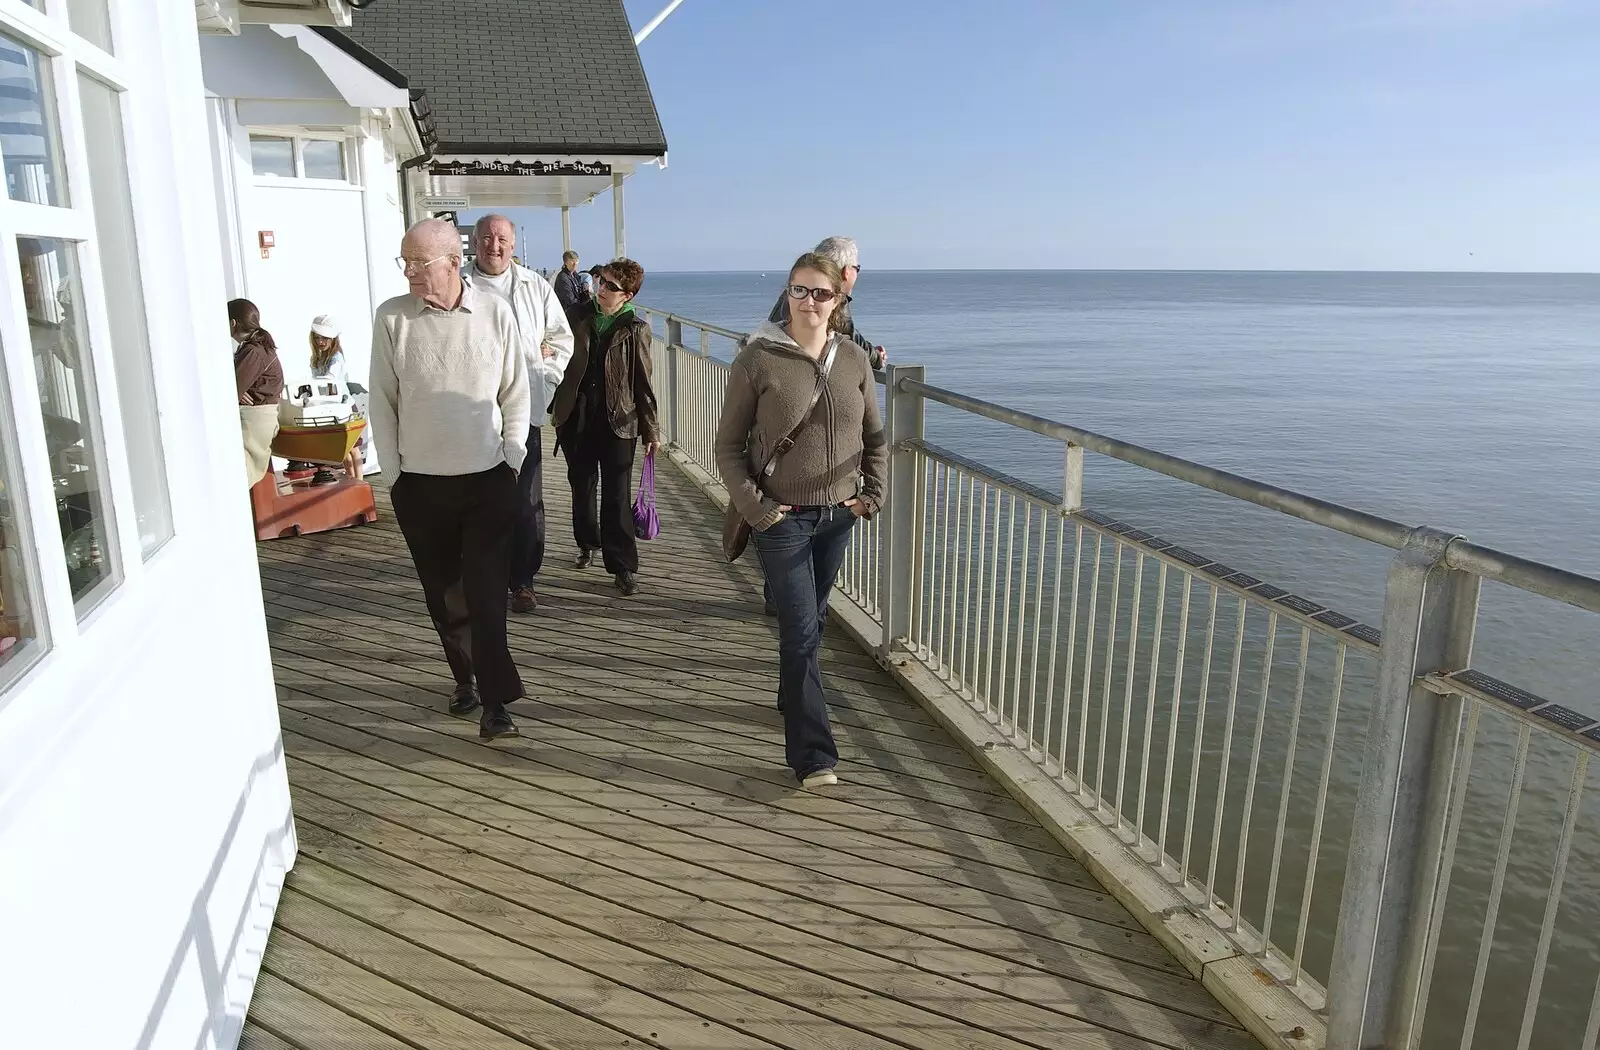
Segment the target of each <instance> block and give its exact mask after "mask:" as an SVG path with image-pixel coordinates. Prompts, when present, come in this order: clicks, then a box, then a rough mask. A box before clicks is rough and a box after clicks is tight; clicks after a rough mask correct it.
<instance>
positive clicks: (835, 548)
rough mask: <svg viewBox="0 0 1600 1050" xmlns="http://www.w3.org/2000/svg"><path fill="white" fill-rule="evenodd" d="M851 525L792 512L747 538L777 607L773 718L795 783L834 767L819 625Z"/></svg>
mask: <svg viewBox="0 0 1600 1050" xmlns="http://www.w3.org/2000/svg"><path fill="white" fill-rule="evenodd" d="M855 523H856V517H855V515H854V514H852V513H850V511H849V510H847V509H846V508H844V507H826V508H822V509H815V508H813V509H809V510H794V511H790V512H789V513H788V514H785V515H784V517H783V520H782V521H780V522H778V523H777V524H776V525H774V526H772V527H771V528H770V529H768V530H767V531H765V532H758V533H756V534H755V535H753V536H751V537H750V546H751V547H753V548H755V552H756V558H757V559H758V560H759V561H760V562H761V571H762V573H763V574H765V575H766V578H767V583H768V584H769V585H770V586H771V588H772V600H773V604H775V605H776V606H777V607H778V710H780V711H781V712H783V737H784V750H785V757H786V758H787V760H788V762H789V768H790V769H792V770H794V774H795V776H796V777H798V778H801V779H804V778H805V777H806V776H808V775H809V774H811V773H814V772H816V771H817V770H819V769H831V768H832V767H833V766H834V765H835V764H837V763H838V761H839V752H838V750H837V749H836V748H835V747H834V744H833V729H832V727H831V726H830V725H829V722H828V703H827V698H826V697H825V696H824V695H823V692H822V663H821V652H822V623H823V617H824V616H825V615H826V612H827V606H828V592H830V591H831V590H832V589H833V581H834V579H835V578H836V577H837V576H838V575H839V567H840V566H841V565H843V564H844V555H845V550H846V548H848V547H849V545H850V530H851V528H852V527H853V526H854V525H855Z"/></svg>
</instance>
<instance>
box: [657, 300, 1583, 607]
mask: <svg viewBox="0 0 1600 1050" xmlns="http://www.w3.org/2000/svg"><path fill="white" fill-rule="evenodd" d="M640 309H642V310H643V311H644V312H645V313H646V314H649V315H654V316H658V317H661V318H662V319H663V320H666V321H669V322H674V321H675V322H677V323H678V324H680V325H688V326H689V327H691V328H695V329H698V330H700V331H702V332H711V333H713V334H715V335H721V336H725V337H727V338H729V339H732V340H734V341H735V342H737V341H739V340H741V339H743V338H745V336H746V335H747V334H748V333H745V332H736V331H734V330H733V329H731V328H723V327H722V326H721V325H714V324H710V323H708V322H705V321H696V320H694V319H693V318H689V317H684V316H683V315H682V314H675V313H669V312H668V311H665V310H658V309H655V308H654V307H648V306H645V307H641V308H640ZM901 389H903V390H904V391H905V392H906V393H915V394H919V395H921V396H922V397H924V398H926V399H927V400H929V401H937V402H939V403H940V404H943V405H948V406H950V407H951V408H959V409H961V410H963V411H966V412H971V413H972V414H973V415H977V416H982V417H984V418H985V419H992V420H995V421H996V422H999V423H1007V424H1009V425H1011V426H1014V427H1017V428H1019V429H1022V430H1027V431H1031V432H1032V433H1035V434H1040V435H1042V436H1044V437H1048V438H1054V439H1055V440H1058V441H1065V442H1068V443H1069V444H1073V445H1081V446H1082V447H1083V448H1086V449H1088V450H1089V451H1091V452H1097V453H1099V454H1100V455H1103V456H1109V457H1110V458H1112V459H1116V460H1121V461H1122V462H1124V463H1132V464H1133V465H1135V466H1139V467H1144V468H1145V469H1147V470H1153V471H1155V472H1156V473H1158V474H1165V475H1166V476H1168V477H1170V478H1176V479H1177V480H1179V481H1185V482H1188V483H1189V484H1191V485H1198V486H1200V487H1201V488H1204V489H1209V490H1211V491H1212V492H1218V493H1221V494H1222V495H1225V496H1232V497H1233V498H1234V499H1240V500H1244V501H1245V502H1246V503H1254V504H1255V505H1256V506H1258V507H1265V508H1266V509H1268V510H1274V511H1277V512H1278V513H1280V514H1287V515H1288V516H1289V517H1292V518H1298V519H1299V520H1301V521H1306V522H1310V523H1311V524H1313V525H1320V526H1322V527H1323V528H1326V529H1332V530H1334V531H1335V532H1341V533H1343V534H1345V535H1346V536H1354V537H1355V538H1357V539H1361V540H1366V541H1368V542H1370V543H1377V544H1380V545H1381V546H1384V547H1388V548H1389V549H1391V550H1400V549H1401V548H1403V547H1404V546H1405V545H1406V540H1407V538H1408V537H1410V536H1411V535H1412V533H1414V532H1415V531H1416V530H1417V528H1419V526H1414V525H1407V524H1405V523H1404V522H1399V521H1395V520H1394V519H1393V518H1386V517H1383V516H1382V515H1379V514H1371V513H1369V512H1367V511H1364V510H1358V509H1356V508H1355V507H1348V506H1345V505H1344V504H1342V503H1335V502H1334V501H1332V500H1325V499H1322V498H1320V497H1317V496H1311V495H1308V494H1306V493H1304V492H1296V491H1295V490H1294V489H1287V488H1284V487H1282V486H1281V485H1272V484H1269V483H1268V482H1265V481H1258V480H1256V479H1255V478H1251V477H1246V476H1244V475H1243V474H1235V473H1233V472H1232V471H1227V470H1220V469H1218V468H1216V467H1208V466H1206V465H1205V464H1204V463H1196V462H1195V461H1194V460H1190V459H1184V458H1183V457H1181V456H1174V455H1171V454H1169V453H1166V452H1158V451H1156V450H1155V449H1151V448H1146V447H1144V446H1143V445H1136V444H1134V443H1133V442H1131V441H1123V440H1121V439H1119V438H1114V437H1110V436H1108V435H1105V434H1099V433H1096V432H1095V431H1093V430H1085V429H1084V428H1082V427H1075V426H1073V425H1072V424H1070V423H1063V422H1061V421H1059V420H1055V419H1049V418H1047V417H1045V416H1039V415H1034V414H1033V413H1031V412H1024V411H1021V410H1020V409H1015V408H1008V407H1007V406H1005V405H1000V404H996V403H994V402H993V401H986V400H984V399H983V398H980V397H973V396H972V395H970V394H962V393H959V392H958V391H955V390H949V389H946V388H944V387H939V386H934V385H933V384H931V383H926V382H922V381H919V380H915V379H903V380H901ZM1445 563H1446V564H1447V565H1449V566H1450V567H1451V568H1453V569H1461V570H1463V571H1466V572H1470V573H1473V574H1474V575H1476V576H1481V577H1483V578H1484V579H1488V580H1495V581H1497V582H1499V583H1505V584H1509V585H1511V586H1513V587H1518V588H1520V589H1522V590H1525V591H1531V592H1532V593H1534V594H1539V595H1542V596H1544V597H1546V598H1553V599H1555V600H1556V601H1559V602H1563V603H1565V604H1567V605H1571V606H1575V607H1577V608H1579V609H1584V610H1587V611H1589V612H1597V613H1600V579H1596V578H1594V577H1592V576H1586V575H1584V574H1583V573H1579V572H1574V571H1572V570H1571V569H1564V568H1562V567H1560V566H1558V565H1551V564H1548V563H1546V562H1541V561H1537V560H1534V559H1532V558H1524V557H1522V556H1520V555H1516V554H1510V553H1508V552H1506V551H1501V550H1497V549H1495V548H1493V547H1486V546H1483V545H1481V544H1477V543H1472V542H1470V541H1468V540H1466V539H1465V538H1461V537H1459V536H1458V538H1457V539H1455V540H1454V541H1452V542H1451V543H1450V545H1449V547H1448V548H1447V550H1446V555H1445Z"/></svg>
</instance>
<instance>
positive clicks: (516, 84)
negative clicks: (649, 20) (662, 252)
mask: <svg viewBox="0 0 1600 1050" xmlns="http://www.w3.org/2000/svg"><path fill="white" fill-rule="evenodd" d="M325 32H326V34H327V35H328V36H329V37H330V38H332V37H334V36H335V35H342V36H344V37H345V38H347V39H348V40H349V41H352V42H354V43H355V44H356V45H357V46H358V47H359V48H360V49H362V50H363V51H365V52H366V53H367V54H369V55H371V56H372V57H374V58H376V59H378V60H379V61H381V62H382V63H383V64H385V65H387V66H389V67H392V68H393V69H394V70H396V71H398V72H399V73H401V74H403V76H404V78H405V80H406V81H407V82H409V84H410V86H411V87H413V88H421V89H423V90H425V91H426V92H427V96H428V102H429V103H430V105H431V106H432V112H433V120H434V123H435V126H436V128H437V131H438V137H439V142H438V147H437V152H438V153H440V154H446V155H449V154H459V155H473V154H477V155H508V154H578V153H602V154H609V155H613V156H646V157H658V156H662V155H664V154H665V153H666V151H667V137H666V133H665V132H664V131H662V129H661V117H660V115H659V114H658V113H657V112H656V104H655V99H654V98H652V97H651V95H650V84H649V82H648V81H647V80H646V79H645V75H644V65H643V64H642V63H641V62H640V61H639V51H638V48H636V47H635V46H634V43H633V31H632V29H630V28H629V26H628V16H627V13H626V12H625V11H624V10H623V7H622V0H379V2H376V3H373V4H372V5H371V6H369V7H364V8H361V9H359V10H358V11H356V13H355V18H354V22H353V24H352V25H351V27H350V28H349V29H346V30H327V31H325ZM486 67H487V68H491V69H494V70H497V71H498V72H499V73H500V76H499V79H498V83H497V84H496V85H495V86H494V87H493V88H491V89H488V90H485V89H483V88H482V87H481V86H480V80H479V77H478V76H477V75H476V70H478V69H481V68H486Z"/></svg>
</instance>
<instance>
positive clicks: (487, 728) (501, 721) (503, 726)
mask: <svg viewBox="0 0 1600 1050" xmlns="http://www.w3.org/2000/svg"><path fill="white" fill-rule="evenodd" d="M478 735H479V736H480V737H482V738H483V739H485V740H496V739H498V738H500V737H503V736H517V735H518V734H517V724H516V723H515V722H513V721H511V716H510V715H508V714H506V709H505V708H504V707H495V708H488V707H485V708H484V709H483V717H482V718H480V719H479V720H478Z"/></svg>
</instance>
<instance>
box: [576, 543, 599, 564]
mask: <svg viewBox="0 0 1600 1050" xmlns="http://www.w3.org/2000/svg"><path fill="white" fill-rule="evenodd" d="M598 553H600V552H599V551H592V550H590V549H589V548H587V547H585V548H583V549H582V550H580V551H579V552H578V568H580V569H587V568H588V567H589V566H591V565H593V564H594V556H595V555H596V554H598Z"/></svg>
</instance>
